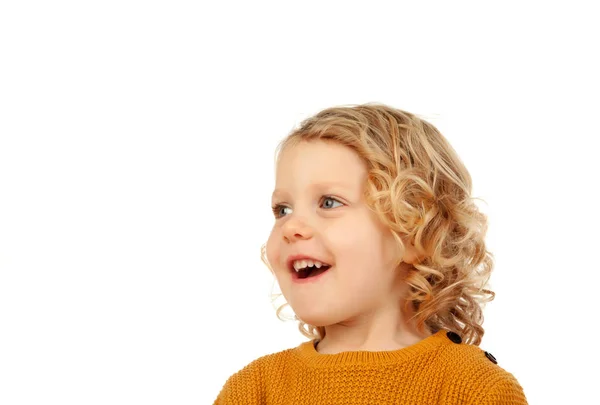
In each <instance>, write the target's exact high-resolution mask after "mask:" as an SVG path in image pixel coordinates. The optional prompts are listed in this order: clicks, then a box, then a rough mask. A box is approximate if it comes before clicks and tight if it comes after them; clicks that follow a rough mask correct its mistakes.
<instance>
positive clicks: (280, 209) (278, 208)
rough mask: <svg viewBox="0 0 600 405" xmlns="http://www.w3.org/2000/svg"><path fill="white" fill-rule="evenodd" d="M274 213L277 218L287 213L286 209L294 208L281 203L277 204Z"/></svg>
mask: <svg viewBox="0 0 600 405" xmlns="http://www.w3.org/2000/svg"><path fill="white" fill-rule="evenodd" d="M272 209H273V214H274V215H275V218H281V217H282V216H284V215H285V212H284V210H286V209H287V210H290V211H291V210H292V209H291V208H290V207H286V206H285V205H281V204H275V205H274V206H273V207H272Z"/></svg>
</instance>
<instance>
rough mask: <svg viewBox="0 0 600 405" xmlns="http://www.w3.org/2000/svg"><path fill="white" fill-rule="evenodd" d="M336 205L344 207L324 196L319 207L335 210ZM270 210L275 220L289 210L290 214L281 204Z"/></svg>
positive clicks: (286, 207) (288, 208)
mask: <svg viewBox="0 0 600 405" xmlns="http://www.w3.org/2000/svg"><path fill="white" fill-rule="evenodd" d="M336 203H337V204H339V205H338V206H343V205H344V204H342V203H341V202H339V201H338V200H336V199H335V198H333V197H330V196H324V197H323V199H322V200H321V207H322V208H326V209H330V208H337V207H338V206H335V204H336ZM271 209H272V210H273V214H274V215H275V218H277V219H279V218H281V217H283V216H285V215H286V213H285V210H289V211H288V214H290V212H291V210H292V209H291V208H290V207H288V206H285V205H283V204H275V205H273V207H271Z"/></svg>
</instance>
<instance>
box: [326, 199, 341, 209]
mask: <svg viewBox="0 0 600 405" xmlns="http://www.w3.org/2000/svg"><path fill="white" fill-rule="evenodd" d="M335 203H338V204H339V205H340V206H341V205H344V204H342V203H341V202H339V201H338V200H336V199H335V198H333V197H330V196H324V197H323V206H324V208H336V207H334V206H333V205H334V204H335Z"/></svg>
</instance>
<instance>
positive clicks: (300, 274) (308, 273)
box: [292, 265, 331, 279]
mask: <svg viewBox="0 0 600 405" xmlns="http://www.w3.org/2000/svg"><path fill="white" fill-rule="evenodd" d="M330 268H331V266H330V265H323V266H321V267H320V268H317V267H316V266H308V267H305V268H303V269H300V270H298V271H296V270H292V271H293V274H294V277H295V278H298V279H305V278H310V277H316V276H318V275H320V274H323V273H325V272H326V271H327V270H329V269H330Z"/></svg>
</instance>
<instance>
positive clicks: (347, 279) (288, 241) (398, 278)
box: [267, 140, 429, 354]
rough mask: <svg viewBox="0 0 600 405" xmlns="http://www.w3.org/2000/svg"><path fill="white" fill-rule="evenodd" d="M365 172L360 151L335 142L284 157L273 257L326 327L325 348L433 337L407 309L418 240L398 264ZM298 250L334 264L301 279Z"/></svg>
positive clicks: (296, 303)
mask: <svg viewBox="0 0 600 405" xmlns="http://www.w3.org/2000/svg"><path fill="white" fill-rule="evenodd" d="M366 179H367V166H366V164H365V163H364V162H363V161H362V159H361V158H360V157H359V156H358V154H357V153H355V152H354V151H353V150H352V149H350V148H348V147H346V146H343V145H340V144H336V143H332V142H324V141H319V140H317V141H309V142H306V141H302V142H300V143H299V144H297V145H295V146H290V147H288V148H286V149H285V150H283V151H282V152H281V154H280V156H279V161H278V163H277V168H276V180H275V191H274V193H273V199H272V203H273V206H274V211H275V212H274V213H275V217H276V218H275V224H274V226H273V229H272V231H271V234H270V236H269V239H268V241H267V258H268V260H269V263H270V264H271V267H272V268H273V271H274V274H275V277H276V278H277V281H278V283H279V286H280V288H281V292H282V293H283V295H284V297H285V298H286V300H287V302H288V303H289V304H290V306H291V307H292V309H293V310H294V312H295V313H296V316H297V317H298V318H299V319H301V320H302V321H304V322H306V323H309V324H311V325H315V326H324V327H325V330H326V336H325V338H323V339H322V340H321V341H320V342H319V344H318V347H317V350H318V351H319V352H320V353H323V354H335V353H340V352H344V351H358V350H364V351H386V350H398V349H402V348H404V347H407V346H410V345H412V344H415V343H417V342H419V341H420V340H422V339H424V338H425V337H427V336H429V333H426V334H421V333H419V332H418V331H417V330H416V328H415V325H414V323H410V322H408V318H409V317H410V315H412V314H403V313H402V311H401V303H402V302H403V297H404V296H405V295H406V293H407V291H408V285H407V284H406V283H405V282H404V279H405V277H406V274H407V269H408V268H409V267H410V266H409V265H408V264H409V263H412V262H414V260H415V258H416V255H415V251H414V247H413V246H411V245H410V244H407V243H405V245H406V251H405V252H404V254H403V256H402V263H401V264H400V266H395V262H396V263H397V259H398V258H399V255H400V253H401V252H400V249H399V247H398V244H397V243H396V241H395V240H394V238H393V236H392V234H391V232H390V231H389V229H387V227H385V226H384V225H383V224H382V223H381V222H380V221H378V219H377V218H376V216H375V214H374V213H373V212H372V211H370V210H369V208H368V207H367V205H366V201H365V199H364V191H365V184H366ZM296 254H305V255H308V256H311V257H314V258H317V259H320V260H321V261H322V262H325V263H328V264H330V265H332V267H331V268H330V269H329V270H328V271H327V272H326V273H324V274H323V275H321V276H320V278H319V279H316V280H315V281H314V282H311V283H304V284H299V283H294V282H293V281H292V273H291V272H290V270H289V269H288V267H287V264H286V260H287V258H288V257H289V256H290V255H296Z"/></svg>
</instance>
